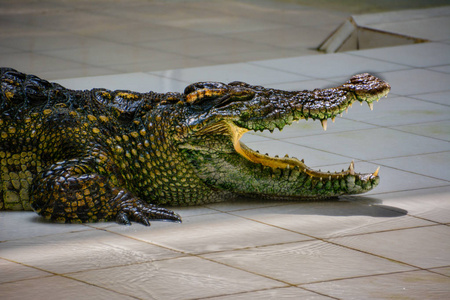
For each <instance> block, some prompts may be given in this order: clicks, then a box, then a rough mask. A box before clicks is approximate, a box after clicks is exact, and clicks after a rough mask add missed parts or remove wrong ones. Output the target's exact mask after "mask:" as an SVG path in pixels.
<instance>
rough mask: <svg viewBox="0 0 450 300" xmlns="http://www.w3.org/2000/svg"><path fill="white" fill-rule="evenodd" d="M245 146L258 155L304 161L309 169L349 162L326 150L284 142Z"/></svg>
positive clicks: (267, 142) (265, 142)
mask: <svg viewBox="0 0 450 300" xmlns="http://www.w3.org/2000/svg"><path fill="white" fill-rule="evenodd" d="M305 138H306V137H305ZM298 139H299V138H292V139H291V140H295V141H297V140H298ZM244 143H245V140H244ZM245 144H246V145H247V146H249V147H250V148H251V149H253V150H255V151H256V150H258V151H259V152H260V153H268V154H269V155H270V156H275V155H278V156H280V157H284V156H285V155H286V154H288V155H289V157H296V158H297V159H304V160H305V163H306V165H308V166H310V167H313V166H317V165H330V164H337V163H346V162H349V159H348V158H347V157H345V156H341V155H336V154H334V153H330V151H327V150H325V151H321V150H317V149H311V148H309V147H308V146H306V147H305V146H299V145H295V144H292V143H290V142H289V143H287V142H285V141H279V140H276V141H262V142H252V143H245ZM281 151H282V152H281Z"/></svg>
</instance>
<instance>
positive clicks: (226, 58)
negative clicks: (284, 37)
mask: <svg viewBox="0 0 450 300" xmlns="http://www.w3.org/2000/svg"><path fill="white" fill-rule="evenodd" d="M257 48H259V47H257ZM262 48H264V50H254V51H250V52H234V53H223V54H218V55H216V54H212V55H210V56H206V57H204V58H205V59H206V60H208V61H210V62H212V63H214V64H229V63H239V62H248V61H255V60H266V59H274V58H280V57H297V56H303V55H320V53H318V52H317V51H315V50H310V49H299V50H297V49H282V48H277V47H273V46H265V47H262Z"/></svg>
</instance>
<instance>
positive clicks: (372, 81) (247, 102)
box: [179, 74, 390, 198]
mask: <svg viewBox="0 0 450 300" xmlns="http://www.w3.org/2000/svg"><path fill="white" fill-rule="evenodd" d="M389 90H390V86H389V84H388V83H386V82H384V81H382V80H380V79H378V78H376V77H374V76H371V75H369V74H361V75H356V76H353V77H352V78H351V79H350V80H349V81H348V82H347V83H345V84H343V85H342V86H339V87H337V88H330V89H322V90H318V89H316V90H313V91H300V92H296V91H292V92H288V91H281V90H275V89H266V88H263V87H260V86H250V85H248V84H245V83H242V82H232V83H230V84H222V83H217V82H203V83H196V84H193V85H190V86H188V87H187V88H186V90H185V93H184V100H185V107H187V109H186V110H187V112H188V114H189V117H188V119H187V120H186V123H187V124H186V126H187V130H186V131H187V132H188V133H187V134H186V135H185V136H187V138H185V139H183V140H184V141H183V143H182V144H181V145H180V146H179V147H180V148H181V150H182V151H183V153H184V154H185V156H186V157H187V159H188V161H189V162H190V164H192V166H193V167H194V168H195V169H196V172H197V174H198V176H199V177H200V178H201V179H202V180H203V181H204V182H205V183H206V184H208V185H210V186H211V187H212V188H216V189H222V190H227V191H231V192H234V193H236V194H242V195H248V196H261V197H268V198H280V197H281V198H325V197H334V196H338V195H342V194H356V193H363V192H366V191H369V190H371V189H372V188H373V187H375V186H376V185H377V184H378V182H379V177H378V170H376V171H375V172H374V173H370V174H359V173H356V172H355V171H354V164H353V162H352V163H351V164H350V167H349V168H348V170H346V171H342V172H339V173H330V172H322V171H317V170H313V169H311V168H309V167H308V166H306V165H305V163H304V162H303V160H298V159H296V158H293V157H289V156H285V157H282V158H279V157H271V156H268V155H264V154H260V153H259V152H257V151H254V150H252V149H250V148H249V147H247V146H246V145H244V144H243V143H242V142H241V141H240V139H241V137H242V136H243V134H244V133H246V132H248V131H263V130H269V131H273V130H274V129H275V128H278V129H280V130H281V129H283V127H285V126H288V125H290V124H291V123H292V122H293V121H297V120H300V119H305V120H308V119H313V120H316V119H319V120H320V121H321V122H322V126H323V127H324V129H326V127H327V120H328V119H332V120H334V118H335V117H336V116H337V115H339V114H341V113H342V112H344V111H346V110H347V109H348V107H349V106H351V105H352V103H353V102H354V101H360V102H366V103H368V105H369V107H370V108H371V109H372V105H373V102H374V101H378V99H380V98H381V97H383V96H386V95H387V93H388V92H389Z"/></svg>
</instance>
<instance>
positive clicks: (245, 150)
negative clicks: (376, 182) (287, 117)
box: [223, 122, 379, 179]
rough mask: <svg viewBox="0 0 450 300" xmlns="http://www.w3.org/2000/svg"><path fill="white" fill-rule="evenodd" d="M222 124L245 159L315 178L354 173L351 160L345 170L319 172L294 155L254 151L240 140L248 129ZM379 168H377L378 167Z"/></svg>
mask: <svg viewBox="0 0 450 300" xmlns="http://www.w3.org/2000/svg"><path fill="white" fill-rule="evenodd" d="M223 123H224V124H223V125H226V127H227V131H228V133H229V134H230V135H231V138H232V142H233V146H234V150H235V151H236V152H237V153H239V154H240V155H242V156H243V157H245V158H246V159H247V160H249V161H251V162H253V163H256V164H262V165H263V166H267V167H271V168H273V169H276V168H280V169H286V168H295V167H298V169H299V170H300V171H303V172H305V173H307V174H308V175H310V176H311V177H317V178H323V177H325V178H327V177H328V178H330V179H331V178H339V177H342V176H345V175H354V174H355V172H354V163H353V162H351V164H350V166H349V168H348V170H347V171H342V172H339V173H330V172H321V171H315V170H313V169H310V168H309V167H307V166H306V165H305V164H304V163H303V161H300V160H298V159H297V158H294V157H289V156H287V155H286V156H285V157H283V158H279V157H271V156H269V155H264V154H261V153H259V152H256V151H254V150H252V149H250V148H249V147H247V146H246V145H245V144H244V143H242V142H241V141H240V139H241V138H242V136H243V135H244V133H246V132H247V131H249V130H248V129H245V128H241V127H239V126H236V125H235V124H234V123H231V122H223ZM378 169H379V168H378ZM378 169H377V170H376V171H375V172H374V173H373V174H372V175H373V176H377V175H378Z"/></svg>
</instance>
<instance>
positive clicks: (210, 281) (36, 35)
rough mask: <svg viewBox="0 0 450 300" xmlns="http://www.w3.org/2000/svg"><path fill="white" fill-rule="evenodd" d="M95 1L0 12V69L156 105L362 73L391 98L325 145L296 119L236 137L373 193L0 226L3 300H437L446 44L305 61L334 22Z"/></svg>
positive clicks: (342, 126)
mask: <svg viewBox="0 0 450 300" xmlns="http://www.w3.org/2000/svg"><path fill="white" fill-rule="evenodd" d="M108 2H109V1H102V0H96V1H56V0H53V1H50V0H48V1H32V0H20V1H1V2H0V64H1V65H3V66H11V67H14V68H17V69H19V70H21V71H25V72H30V73H35V74H37V75H39V76H41V77H44V78H48V79H52V80H55V81H57V82H59V83H61V84H63V85H65V86H67V87H70V88H77V89H87V88H93V87H106V88H110V89H132V90H136V91H148V90H156V91H160V92H163V91H181V90H182V89H183V88H184V86H186V85H187V84H188V83H191V82H194V81H199V80H220V81H225V82H227V81H233V80H243V81H247V82H249V83H253V84H262V85H266V86H270V87H276V88H283V89H313V88H321V87H329V86H333V85H336V84H339V83H342V82H343V81H345V80H347V79H348V78H349V77H350V76H351V75H353V74H355V73H359V72H371V73H375V74H377V75H378V76H380V77H382V78H384V79H386V80H387V81H389V82H390V84H391V85H392V92H391V94H390V95H389V97H388V98H387V99H382V100H381V101H380V102H379V103H376V105H375V107H374V111H370V110H369V108H368V107H367V106H366V105H364V106H361V107H360V106H359V105H356V106H354V107H353V108H352V109H350V111H349V113H348V114H345V115H344V116H343V117H342V118H337V119H336V122H335V123H331V124H328V130H327V131H326V132H324V131H323V130H322V128H321V126H320V123H319V122H312V121H310V122H300V123H298V124H294V125H293V126H291V127H289V128H286V129H284V130H283V131H282V132H274V133H273V134H269V133H265V132H264V133H261V134H259V133H258V134H247V135H246V136H245V137H244V139H245V142H246V143H247V145H249V146H250V147H251V148H253V149H259V150H261V151H263V152H269V154H272V155H274V154H280V155H284V154H285V152H287V153H289V154H290V155H293V156H297V157H301V158H304V159H305V161H306V163H307V164H308V165H310V166H311V167H314V168H321V169H329V170H340V169H342V168H346V167H347V166H348V163H349V162H350V161H351V160H352V159H354V160H355V163H356V169H357V171H369V172H373V171H374V170H375V169H376V168H377V166H381V171H380V176H381V183H380V185H379V186H378V187H377V188H376V189H375V190H373V191H372V192H370V193H368V194H365V195H362V196H356V197H343V198H341V199H340V201H324V202H303V203H301V202H284V201H283V202H275V201H250V200H248V201H247V200H239V201H236V202H230V203H218V204H214V205H206V206H201V207H189V208H176V209H175V210H176V211H177V212H179V213H180V214H181V216H182V217H183V223H182V224H175V223H166V222H153V223H152V226H151V227H150V228H147V227H144V226H141V225H138V224H134V225H132V226H128V227H127V226H120V225H117V224H115V223H99V224H86V225H61V224H49V223H45V222H42V221H41V219H40V218H39V217H38V216H37V215H36V214H35V213H33V212H1V213H0V228H1V231H0V298H1V299H79V298H84V299H103V298H104V299H205V298H207V299H281V298H287V299H289V298H291V299H446V298H448V295H449V294H450V251H449V250H450V228H449V225H450V172H449V167H450V100H449V99H450V46H449V44H450V36H446V37H440V38H439V39H434V40H433V42H431V43H427V44H418V45H410V46H398V47H391V48H379V49H372V50H364V51H353V52H346V53H339V54H327V55H320V54H315V55H313V56H311V55H312V54H314V53H315V52H313V51H312V50H311V49H310V48H311V47H314V46H317V45H318V44H319V43H320V42H321V41H322V40H323V39H324V38H325V37H326V36H327V35H328V33H329V32H330V31H331V30H332V29H334V28H335V27H336V26H337V25H338V24H339V23H340V22H341V21H342V20H344V19H345V18H346V17H347V14H346V13H343V12H336V11H329V10H325V9H315V8H310V7H302V6H297V5H295V4H292V3H289V2H284V1H261V3H260V4H255V2H254V1H227V2H225V1H207V2H205V1H180V2H178V1H171V2H168V3H166V2H158V1H154V2H151V3H147V2H144V1H114V5H106V4H107V3H108ZM25 4H26V5H25ZM218 12H220V14H219V15H218ZM75 16H77V17H75ZM122 21H123V22H122ZM431 21H433V20H431ZM5 24H6V25H5ZM55 24H58V26H55ZM144 24H145V26H144ZM5 26H6V27H5ZM5 28H7V30H5ZM144 28H145V30H144ZM307 28H308V30H306V29H307ZM147 30H149V31H150V32H152V34H150V35H149V34H147ZM421 34H423V32H421ZM270 37H273V38H270ZM294 37H295V38H294ZM297 37H298V39H297ZM303 41H304V42H303ZM108 49H110V51H108ZM309 54H311V55H309ZM305 55H308V56H305ZM222 63H224V64H222ZM94 75H95V76H94ZM98 75H103V76H98ZM88 76H91V77H88ZM74 77H76V78H74Z"/></svg>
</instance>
